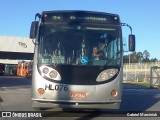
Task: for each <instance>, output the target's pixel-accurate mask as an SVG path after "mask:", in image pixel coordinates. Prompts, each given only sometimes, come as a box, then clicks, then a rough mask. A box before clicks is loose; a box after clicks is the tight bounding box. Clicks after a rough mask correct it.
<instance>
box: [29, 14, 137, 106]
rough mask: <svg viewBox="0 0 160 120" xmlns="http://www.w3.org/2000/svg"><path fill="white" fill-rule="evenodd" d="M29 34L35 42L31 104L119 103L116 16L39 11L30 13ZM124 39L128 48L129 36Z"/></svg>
mask: <svg viewBox="0 0 160 120" xmlns="http://www.w3.org/2000/svg"><path fill="white" fill-rule="evenodd" d="M36 18H38V19H39V20H38V21H36ZM30 38H32V39H33V40H34V43H35V52H34V62H33V73H32V98H31V99H32V107H33V108H35V109H41V108H56V107H60V108H97V109H102V108H105V109H118V108H119V107H120V103H121V95H122V80H123V41H122V33H121V22H120V18H119V16H118V15H116V14H108V13H103V12H91V11H44V12H42V14H38V13H37V14H36V16H35V21H34V22H32V25H31V31H30ZM129 44H130V45H129V49H130V51H134V49H135V36H134V35H129Z"/></svg>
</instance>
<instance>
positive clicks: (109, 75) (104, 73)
mask: <svg viewBox="0 0 160 120" xmlns="http://www.w3.org/2000/svg"><path fill="white" fill-rule="evenodd" d="M117 72H118V69H115V68H113V69H107V70H104V71H102V72H101V73H100V74H99V75H98V77H97V79H96V81H97V82H102V81H105V80H108V79H110V78H112V77H113V76H114V75H115V74H117Z"/></svg>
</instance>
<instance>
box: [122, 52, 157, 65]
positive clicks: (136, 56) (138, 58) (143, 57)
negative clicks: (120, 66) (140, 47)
mask: <svg viewBox="0 0 160 120" xmlns="http://www.w3.org/2000/svg"><path fill="white" fill-rule="evenodd" d="M149 57H150V53H149V52H148V51H147V50H144V51H143V52H133V53H131V54H129V55H125V56H124V57H123V62H124V63H129V58H130V63H139V62H157V61H158V59H157V58H152V59H150V58H149Z"/></svg>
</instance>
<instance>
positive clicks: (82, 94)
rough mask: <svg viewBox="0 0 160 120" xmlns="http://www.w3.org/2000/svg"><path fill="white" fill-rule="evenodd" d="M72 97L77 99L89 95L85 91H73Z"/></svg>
mask: <svg viewBox="0 0 160 120" xmlns="http://www.w3.org/2000/svg"><path fill="white" fill-rule="evenodd" d="M70 97H71V98H76V99H85V98H86V97H87V93H85V92H71V93H70Z"/></svg>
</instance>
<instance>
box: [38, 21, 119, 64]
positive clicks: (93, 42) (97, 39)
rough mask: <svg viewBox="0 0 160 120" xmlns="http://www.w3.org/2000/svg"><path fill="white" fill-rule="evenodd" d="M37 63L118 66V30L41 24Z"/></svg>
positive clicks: (91, 26) (95, 25) (62, 23)
mask: <svg viewBox="0 0 160 120" xmlns="http://www.w3.org/2000/svg"><path fill="white" fill-rule="evenodd" d="M38 43H39V44H38V45H39V47H38V51H39V55H38V63H39V64H54V65H59V64H71V65H92V66H95V65H98V66H103V65H106V63H107V61H109V62H108V63H107V64H108V65H119V64H120V57H121V54H120V53H121V52H120V50H121V48H120V47H121V45H120V44H121V42H120V28H119V27H117V26H113V25H104V24H103V25H100V24H89V23H87V24H85V23H81V24H77V23H74V24H73V23H72V24H71V23H67V22H55V23H53V22H52V23H41V26H40V36H39V42H38Z"/></svg>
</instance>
